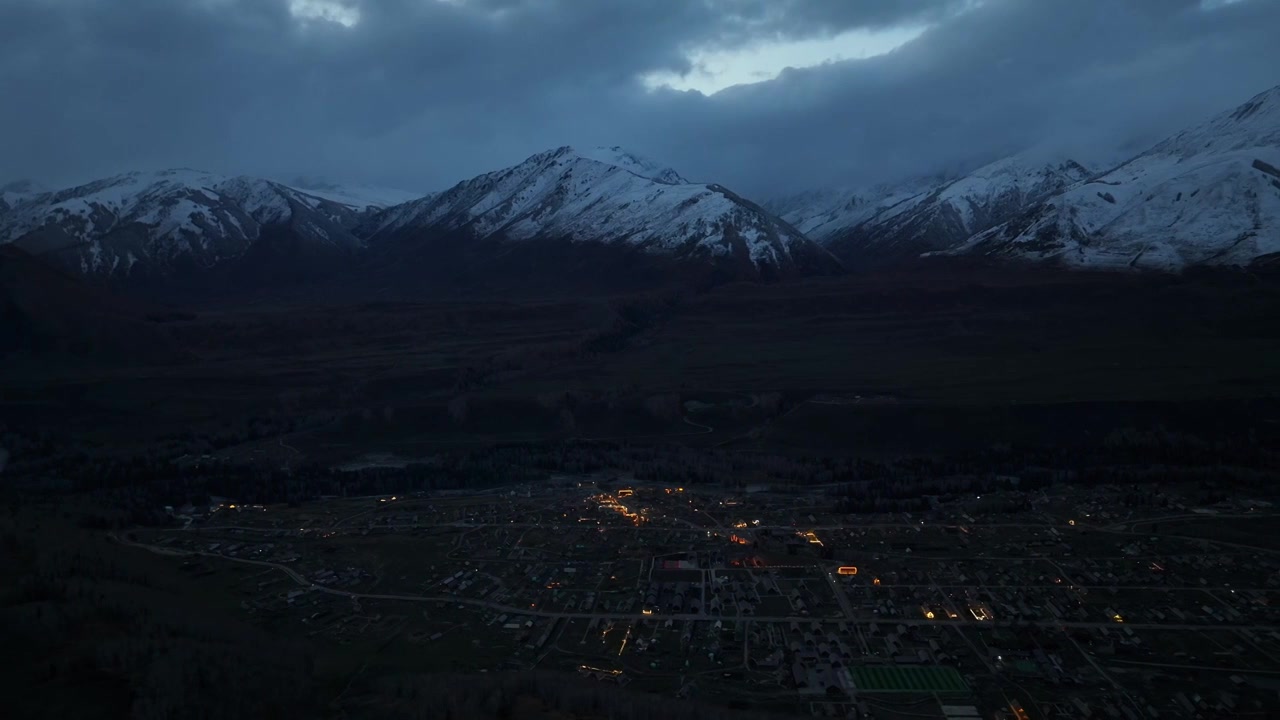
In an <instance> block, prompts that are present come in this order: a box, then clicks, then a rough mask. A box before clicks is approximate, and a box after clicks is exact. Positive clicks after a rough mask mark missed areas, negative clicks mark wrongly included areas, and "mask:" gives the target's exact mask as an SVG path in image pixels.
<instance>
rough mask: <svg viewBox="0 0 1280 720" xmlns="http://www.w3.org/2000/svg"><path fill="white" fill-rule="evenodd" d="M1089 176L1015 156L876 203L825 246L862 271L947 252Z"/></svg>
mask: <svg viewBox="0 0 1280 720" xmlns="http://www.w3.org/2000/svg"><path fill="white" fill-rule="evenodd" d="M1088 175H1089V172H1088V170H1086V169H1085V168H1084V167H1083V166H1081V165H1080V164H1079V163H1076V162H1074V161H1072V160H1069V159H1065V158H1056V157H1055V158H1045V157H1043V156H1042V155H1040V154H1038V153H1035V154H1031V153H1028V154H1020V155H1014V156H1012V157H1008V158H1004V159H1001V160H998V161H996V162H993V163H990V164H988V165H985V166H983V167H980V168H978V169H977V170H975V171H973V172H971V173H969V174H968V175H965V176H963V177H960V178H958V179H954V180H950V181H944V182H942V183H940V184H937V185H935V186H934V187H932V188H929V189H928V190H926V191H920V190H918V188H919V185H918V184H917V185H915V186H914V187H912V186H907V187H906V188H904V190H903V191H900V192H898V193H896V194H893V195H889V196H888V197H885V198H883V199H881V200H880V201H879V202H878V203H877V204H876V206H875V208H874V209H873V210H872V211H870V212H869V213H864V215H863V217H862V218H861V219H860V221H859V222H857V223H856V224H854V225H852V226H850V227H848V228H847V229H844V230H843V231H840V232H836V233H834V234H831V235H829V236H828V238H829V241H828V243H827V247H828V248H829V249H830V250H831V251H832V252H833V253H835V254H836V255H837V256H838V257H840V258H841V259H843V260H845V261H846V262H849V263H853V264H857V265H864V266H867V265H876V264H886V263H890V262H894V261H898V260H904V259H907V258H914V257H917V256H919V255H920V254H921V253H923V252H927V251H931V250H938V249H945V248H949V247H954V246H956V245H959V244H961V243H963V242H965V241H966V240H967V239H968V238H969V237H971V236H972V235H974V234H975V233H978V232H981V231H983V230H986V229H987V228H990V227H992V226H994V225H997V224H999V223H1002V222H1004V221H1006V220H1008V219H1010V218H1013V217H1016V216H1017V215H1018V214H1020V213H1022V212H1024V211H1025V210H1026V209H1027V208H1028V207H1031V206H1033V205H1035V204H1036V203H1039V202H1041V201H1043V200H1044V199H1045V198H1047V197H1050V196H1052V195H1054V194H1056V193H1058V192H1061V191H1062V190H1064V189H1066V188H1067V187H1070V186H1071V185H1073V184H1075V183H1077V182H1080V181H1081V180H1084V179H1085V178H1086V177H1088Z"/></svg>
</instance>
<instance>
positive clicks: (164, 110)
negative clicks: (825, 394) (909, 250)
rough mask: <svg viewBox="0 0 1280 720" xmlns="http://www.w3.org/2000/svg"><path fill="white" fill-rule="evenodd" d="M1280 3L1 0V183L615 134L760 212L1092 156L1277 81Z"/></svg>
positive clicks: (463, 162) (505, 152)
mask: <svg viewBox="0 0 1280 720" xmlns="http://www.w3.org/2000/svg"><path fill="white" fill-rule="evenodd" d="M1276 28H1280V0H1234V1H1233V0H857V2H854V1H853V0H0V180H4V179H13V178H19V177H33V178H36V179H38V180H41V181H43V182H46V183H48V184H59V183H68V182H71V181H80V180H87V179H91V178H93V177H97V176H102V175H110V174H114V173H117V172H122V171H126V170H131V169H154V168H160V167H171V166H183V167H196V168H201V169H206V170H211V171H214V172H222V173H249V174H260V175H267V176H275V177H291V176H294V175H298V174H307V175H312V176H323V177H325V178H329V179H332V180H339V181H352V182H367V183H376V184H382V185H389V186H394V187H401V188H405V189H409V190H420V191H426V190H434V189H442V188H444V187H447V186H449V185H451V184H453V183H454V182H456V181H458V180H460V179H463V178H465V177H469V176H472V175H475V174H477V173H480V172H484V171H487V170H492V169H496V168H499V167H503V166H507V165H512V164H515V163H516V162H519V161H520V160H522V159H524V158H525V157H527V156H528V155H530V154H532V153H535V152H539V151H541V150H544V149H547V148H551V147H555V146H559V145H566V144H567V145H584V146H590V145H602V144H608V145H614V144H620V145H623V146H626V147H627V148H628V149H631V150H633V151H636V152H639V153H642V154H646V155H649V156H651V157H653V158H654V159H657V160H660V161H662V162H665V163H667V164H669V165H671V166H673V167H675V168H677V169H678V170H679V171H680V172H681V173H683V174H684V175H685V176H686V177H689V178H691V179H695V180H702V181H716V182H721V183H723V184H725V185H728V186H729V187H732V188H735V189H738V190H739V191H740V192H744V193H747V194H753V195H756V196H758V197H763V196H768V195H770V194H776V193H785V192H788V191H793V190H802V189H807V188H811V187H817V186H822V185H828V184H848V185H857V184H862V183H868V182H875V181H881V180H890V179H893V178H896V177H901V176H903V175H910V174H916V173H927V172H935V171H942V170H950V169H955V168H963V167H966V166H969V165H972V164H974V163H977V162H981V161H983V160H986V159H994V158H995V157H996V156H997V155H999V154H1001V153H1008V152H1012V151H1017V150H1020V149H1022V148H1025V147H1027V146H1031V145H1039V146H1041V147H1045V146H1048V147H1052V148H1055V149H1056V148H1064V149H1067V150H1069V151H1071V152H1074V153H1078V154H1081V155H1083V156H1085V157H1086V158H1088V157H1089V156H1090V155H1105V154H1107V153H1108V152H1111V151H1113V150H1115V149H1116V147H1117V146H1119V145H1121V144H1124V143H1141V142H1146V141H1149V140H1154V139H1157V136H1158V135H1160V134H1163V133H1165V132H1168V131H1170V130H1174V129H1176V128H1177V127H1178V126H1180V125H1182V124H1185V123H1187V122H1192V121H1195V120H1198V119H1200V118H1202V117H1205V116H1207V115H1210V114H1213V113H1215V112H1217V111H1220V110H1223V109H1226V108H1227V107H1230V106H1232V105H1234V104H1236V103H1239V102H1242V101H1244V100H1246V99H1247V98H1248V97H1249V96H1251V95H1253V94H1255V93H1257V92H1260V91H1262V90H1265V89H1267V88H1269V87H1272V86H1274V85H1276V84H1280V41H1277V37H1278V36H1277V34H1276Z"/></svg>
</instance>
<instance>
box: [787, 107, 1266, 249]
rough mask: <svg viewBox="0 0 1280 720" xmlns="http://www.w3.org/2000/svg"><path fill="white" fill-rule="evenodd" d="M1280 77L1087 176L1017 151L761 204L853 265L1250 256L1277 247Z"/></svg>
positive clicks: (1059, 160) (1073, 166)
mask: <svg viewBox="0 0 1280 720" xmlns="http://www.w3.org/2000/svg"><path fill="white" fill-rule="evenodd" d="M1277 168H1280V87H1277V88H1272V89H1271V90H1268V91H1266V92H1264V93H1261V94H1259V95H1257V96H1255V97H1254V98H1252V99H1250V100H1249V101H1248V102H1246V103H1244V104H1242V105H1240V106H1239V107H1237V108H1234V109H1232V110H1230V111H1227V112H1225V113H1222V114H1221V115H1218V116H1216V117H1214V118H1212V119H1210V120H1208V121H1207V122H1205V123H1203V124H1200V125H1197V126H1195V127H1192V128H1189V129H1187V130H1185V131H1183V132H1181V133H1178V134H1177V135H1174V136H1173V137H1171V138H1168V139H1166V140H1164V141H1163V142H1160V143H1158V144H1156V145H1155V146H1154V147H1152V148H1150V149H1149V150H1146V151H1145V152H1142V153H1140V154H1138V155H1137V156H1135V157H1133V158H1132V159H1130V160H1128V161H1126V162H1124V163H1122V164H1121V165H1119V166H1118V167H1115V168H1112V169H1108V170H1103V171H1101V172H1094V171H1093V170H1091V169H1088V168H1085V167H1084V166H1083V165H1081V164H1080V163H1077V162H1075V161H1073V160H1071V159H1069V158H1065V157H1049V158H1046V157H1045V156H1044V154H1043V153H1024V154H1020V155H1015V156H1013V157H1009V158H1004V159H1002V160H998V161H996V162H994V163H991V164H989V165H987V166H985V167H982V168H979V169H978V170H976V171H974V172H972V173H970V174H968V175H965V176H963V177H959V178H951V179H944V180H937V179H926V180H916V181H911V182H906V183H901V184H897V185H888V186H878V187H874V188H869V189H865V190H848V191H820V192H816V193H808V194H805V195H797V196H791V197H784V198H778V199H775V200H773V201H770V202H768V203H766V207H769V208H770V209H771V210H773V211H774V212H776V213H778V214H779V215H781V217H782V218H783V219H784V220H786V221H788V222H790V223H792V224H793V225H795V226H796V227H798V228H799V229H800V230H802V231H804V232H806V233H808V234H809V236H810V237H812V238H813V239H814V240H816V241H818V242H820V243H822V244H823V245H824V246H826V247H827V248H828V249H829V250H831V251H832V252H833V253H834V254H835V255H837V256H838V257H839V258H841V259H842V260H843V261H844V262H845V264H846V265H847V266H849V267H850V268H852V269H859V268H862V269H865V268H874V267H879V266H883V265H886V264H892V263H898V262H902V261H904V260H906V259H910V258H916V257H919V256H920V255H922V254H926V255H981V256H986V257H992V258H1004V259H1018V260H1033V261H1042V262H1053V263H1058V264H1061V265H1064V266H1066V267H1091V268H1113V269H1122V268H1141V269H1153V270H1179V269H1182V268H1185V267H1188V266H1192V265H1235V266H1247V265H1250V264H1251V263H1254V262H1256V261H1258V260H1259V259H1260V258H1268V257H1269V256H1271V255H1273V254H1274V253H1277V252H1280V170H1277Z"/></svg>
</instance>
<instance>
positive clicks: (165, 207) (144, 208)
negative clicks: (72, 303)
mask: <svg viewBox="0 0 1280 720" xmlns="http://www.w3.org/2000/svg"><path fill="white" fill-rule="evenodd" d="M355 221H356V216H355V214H354V212H353V211H352V210H351V209H350V208H349V207H347V206H345V205H340V204H337V203H333V202H331V201H328V200H325V199H322V198H318V197H315V196H310V195H307V194H305V193H301V192H298V191H297V190H294V189H292V188H289V187H286V186H284V185H280V184H278V183H273V182H270V181H267V180H261V179H257V178H250V177H234V178H227V177H222V176H219V175H214V174H211V173H206V172H201V171H198V170H186V169H182V170H163V171H159V172H146V173H143V172H134V173H127V174H125V175H118V176H115V177H111V178H105V179H102V180H97V181H94V182H91V183H88V184H86V185H81V186H78V187H73V188H68V189H65V190H59V191H56V192H44V193H39V194H35V195H25V196H23V197H21V198H20V199H19V200H18V202H16V203H14V204H13V205H12V206H11V207H10V208H9V209H8V210H7V211H6V212H4V213H3V214H2V215H0V243H14V244H15V245H16V246H18V247H21V248H23V249H24V250H26V251H28V252H31V253H33V254H36V255H52V256H55V257H57V258H59V259H61V260H62V261H63V262H64V263H65V264H68V265H70V266H71V267H73V268H75V269H78V270H80V271H81V272H83V273H86V274H101V275H108V276H111V275H129V274H132V273H134V272H136V271H143V270H145V271H146V272H148V273H158V274H164V273H165V272H166V271H167V270H168V269H169V268H170V267H171V266H172V265H173V264H175V263H177V262H188V261H189V262H191V263H194V264H195V265H196V266H198V267H210V266H212V265H215V264H217V263H219V262H221V261H224V260H227V259H230V258H235V257H239V256H241V255H243V254H244V253H245V252H246V251H247V250H248V249H249V248H250V247H251V246H253V245H254V243H255V242H256V241H258V240H259V239H260V238H261V237H262V235H263V233H264V231H265V230H266V229H268V228H271V227H287V228H289V230H290V231H291V232H293V233H295V234H296V235H297V236H298V237H300V238H302V239H304V240H305V241H306V242H308V243H311V244H314V245H320V246H329V247H342V248H353V247H355V246H357V245H358V244H359V243H358V241H357V240H356V238H355V236H354V235H352V234H351V233H350V232H349V230H348V228H349V227H350V226H351V225H354V224H355Z"/></svg>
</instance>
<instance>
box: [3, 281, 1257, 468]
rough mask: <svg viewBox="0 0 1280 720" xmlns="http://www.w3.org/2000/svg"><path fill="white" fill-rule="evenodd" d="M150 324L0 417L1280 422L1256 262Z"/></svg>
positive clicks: (356, 446)
mask: <svg viewBox="0 0 1280 720" xmlns="http://www.w3.org/2000/svg"><path fill="white" fill-rule="evenodd" d="M155 327H156V328H157V329H158V330H160V331H163V332H164V333H166V334H167V335H168V336H169V337H170V338H171V340H172V342H173V343H174V344H175V345H177V346H179V347H180V348H182V349H183V350H184V351H185V352H187V353H188V357H187V359H186V360H184V361H183V362H179V363H165V364H156V363H154V362H152V363H142V364H137V363H135V364H114V365H110V366H105V365H104V366H101V367H88V368H86V367H84V366H83V364H81V365H75V366H67V365H65V364H59V363H56V362H50V363H45V364H41V365H39V366H35V367H30V366H28V367H25V368H20V370H21V371H20V372H13V373H6V374H5V375H4V377H3V378H0V383H3V395H4V401H3V403H2V404H0V421H2V420H4V419H10V420H14V421H16V419H18V418H20V419H21V420H22V421H23V423H25V424H27V425H29V426H35V427H57V428H59V429H62V430H69V431H74V432H79V433H82V434H85V435H87V436H95V437H98V438H99V439H101V440H103V441H107V440H110V441H112V442H122V441H134V442H145V441H149V440H154V438H155V437H156V436H163V435H166V434H168V433H171V432H172V431H173V430H174V428H175V425H179V424H180V425H181V427H182V428H183V429H184V430H186V431H189V432H193V433H201V434H209V435H221V436H225V437H227V438H235V437H241V438H245V439H246V442H244V443H241V444H240V446H239V447H237V448H235V449H233V450H228V452H231V453H236V454H238V455H240V456H242V457H245V458H253V459H259V460H261V461H262V462H264V463H267V464H278V463H283V462H289V461H290V460H293V461H301V460H302V459H304V458H305V459H310V460H317V461H321V462H335V463H336V462H346V461H351V460H352V459H355V458H360V457H362V456H364V455H366V454H368V453H390V454H392V455H394V456H396V457H408V458H414V457H421V456H424V455H429V454H430V453H432V452H435V451H438V450H442V449H448V448H450V447H459V446H467V445H483V444H486V443H494V442H518V441H538V440H546V439H569V438H581V439H609V440H628V441H637V442H645V441H654V442H677V443H682V444H687V445H691V446H715V445H726V446H730V447H735V448H742V449H751V448H770V449H782V450H786V449H788V448H792V449H798V450H803V451H805V452H815V451H816V452H832V451H839V452H868V453H869V452H885V453H891V452H905V451H929V450H938V449H954V448H956V447H964V446H971V445H973V444H990V443H993V442H1045V441H1048V442H1061V441H1064V440H1069V441H1072V442H1096V441H1098V440H1100V439H1101V438H1104V437H1106V435H1107V434H1108V433H1110V432H1111V431H1112V430H1115V429H1117V428H1137V429H1151V428H1155V427H1164V428H1167V429H1169V430H1171V431H1174V432H1189V433H1193V434H1195V433H1201V432H1204V433H1218V434H1231V435H1238V434H1241V433H1248V432H1250V431H1254V432H1259V433H1264V434H1265V433H1268V432H1270V433H1272V434H1275V433H1277V432H1280V429H1278V428H1280V423H1277V420H1278V419H1280V413H1278V412H1277V409H1276V406H1275V403H1274V398H1275V397H1276V393H1277V390H1280V330H1277V328H1280V286H1277V285H1276V283H1275V281H1274V280H1261V279H1257V278H1253V277H1249V276H1242V277H1235V276H1231V277H1219V276H1214V275H1210V276H1204V277H1190V278H1175V277H1167V276H1124V277H1121V276H1096V275H1089V274H1075V275H1055V274H1046V273H1044V272H1035V273H1029V274H1028V275H1027V276H1026V277H1022V278H1018V277H1010V276H1009V274H1007V273H1005V274H1000V275H995V274H983V273H978V274H976V275H974V276H971V277H958V276H952V275H942V276H937V275H929V274H924V275H906V276H902V277H889V278H858V277H854V278H838V279H824V280H814V281H808V282H804V283H792V284H779V285H772V286H740V285H734V286H724V287H720V288H717V289H715V290H712V291H709V292H706V293H703V294H693V295H690V294H685V295H678V294H667V295H656V296H645V297H643V298H613V299H586V300H571V301H570V300H565V301H540V302H531V303H495V302H479V301H477V302H469V303H464V302H457V303H435V304H411V303H405V304H393V303H380V304H368V305H359V306H346V307H332V308H317V307H312V306H303V307H298V306H290V305H284V306H271V305H255V306H252V307H223V308H213V309H200V308H196V309H194V310H193V311H192V312H191V313H190V314H178V315H175V317H174V318H171V319H168V320H166V321H165V322H162V323H158V324H156V326H155ZM1206 418H1211V420H1209V419H1206ZM68 421H71V422H73V423H75V424H76V427H75V428H68V427H67V422H68ZM235 444H236V443H234V442H222V443H220V446H222V447H228V446H230V445H235Z"/></svg>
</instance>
